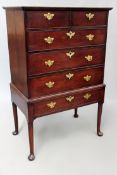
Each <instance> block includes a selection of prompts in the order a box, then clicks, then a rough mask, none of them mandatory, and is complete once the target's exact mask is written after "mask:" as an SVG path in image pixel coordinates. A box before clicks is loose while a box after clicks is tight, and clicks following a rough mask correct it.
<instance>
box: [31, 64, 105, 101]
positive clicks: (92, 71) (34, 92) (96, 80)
mask: <svg viewBox="0 0 117 175" xmlns="http://www.w3.org/2000/svg"><path fill="white" fill-rule="evenodd" d="M103 71H104V70H103V67H99V68H87V69H85V70H80V71H77V70H75V71H65V72H61V73H54V74H50V75H48V76H42V77H36V78H30V79H29V80H28V81H29V96H30V97H31V98H35V97H40V96H44V95H49V94H55V93H57V92H64V91H67V90H73V89H78V88H81V87H88V86H91V85H96V84H102V83H103ZM69 73H70V74H73V77H72V78H71V79H69V78H67V77H66V75H68V74H69ZM87 75H88V76H91V79H90V80H89V81H86V80H84V77H85V76H87ZM48 82H54V85H53V87H52V88H48V87H47V85H46V83H48Z"/></svg>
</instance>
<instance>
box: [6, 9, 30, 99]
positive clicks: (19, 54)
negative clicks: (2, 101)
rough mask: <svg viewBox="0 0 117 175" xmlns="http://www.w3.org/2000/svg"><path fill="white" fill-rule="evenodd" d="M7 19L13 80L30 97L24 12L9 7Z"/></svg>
mask: <svg viewBox="0 0 117 175" xmlns="http://www.w3.org/2000/svg"><path fill="white" fill-rule="evenodd" d="M6 19H7V31H8V44H9V56H10V70H11V80H12V83H13V84H14V85H15V86H16V87H17V88H18V89H19V90H20V91H21V92H22V93H23V94H24V95H25V96H27V97H28V88H27V56H26V46H25V45H26V43H25V28H24V13H23V11H20V10H15V9H14V10H10V9H9V10H7V11H6Z"/></svg>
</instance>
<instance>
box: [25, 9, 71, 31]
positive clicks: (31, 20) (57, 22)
mask: <svg viewBox="0 0 117 175" xmlns="http://www.w3.org/2000/svg"><path fill="white" fill-rule="evenodd" d="M49 13H52V14H53V11H49ZM44 14H48V11H28V12H26V27H27V28H50V27H57V28H58V27H66V26H69V25H70V24H69V11H62V12H59V11H55V12H54V17H53V19H52V20H47V18H46V17H45V16H44Z"/></svg>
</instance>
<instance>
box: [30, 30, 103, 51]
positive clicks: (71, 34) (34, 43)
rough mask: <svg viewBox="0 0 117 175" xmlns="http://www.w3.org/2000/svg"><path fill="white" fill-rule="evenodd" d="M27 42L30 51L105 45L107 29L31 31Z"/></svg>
mask: <svg viewBox="0 0 117 175" xmlns="http://www.w3.org/2000/svg"><path fill="white" fill-rule="evenodd" d="M27 41H28V51H40V50H49V49H60V48H70V47H78V46H87V45H97V44H105V41H106V29H104V28H102V29H86V30H75V29H74V30H71V31H69V30H62V31H49V32H47V31H46V32H39V31H29V32H27Z"/></svg>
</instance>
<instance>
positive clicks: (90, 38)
mask: <svg viewBox="0 0 117 175" xmlns="http://www.w3.org/2000/svg"><path fill="white" fill-rule="evenodd" d="M94 37H95V35H93V34H89V35H86V38H87V39H88V40H89V41H92V40H93V39H94Z"/></svg>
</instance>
